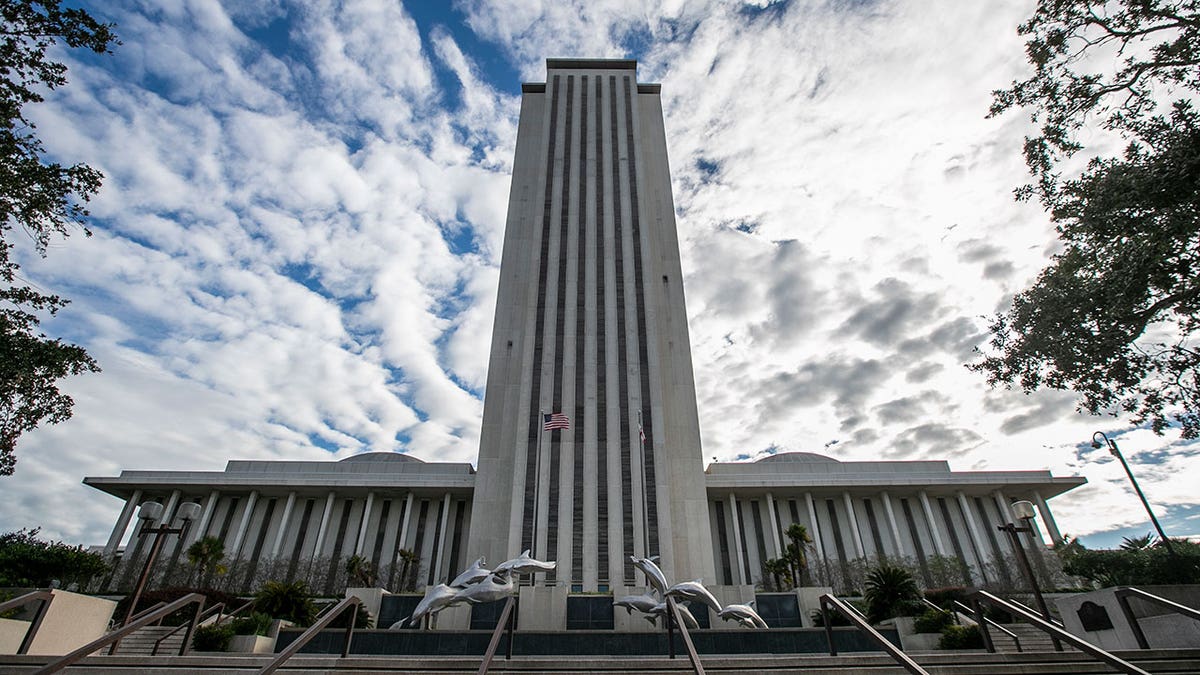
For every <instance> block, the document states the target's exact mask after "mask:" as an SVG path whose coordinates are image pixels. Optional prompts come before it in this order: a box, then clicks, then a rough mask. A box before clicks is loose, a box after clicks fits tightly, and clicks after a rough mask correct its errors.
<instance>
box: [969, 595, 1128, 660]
mask: <svg viewBox="0 0 1200 675" xmlns="http://www.w3.org/2000/svg"><path fill="white" fill-rule="evenodd" d="M968 597H969V598H970V600H971V604H972V606H974V607H975V617H976V620H977V621H979V624H980V625H979V632H980V633H981V634H982V635H983V645H984V647H986V648H987V650H988V651H989V652H991V653H995V651H996V646H995V645H993V644H992V636H991V635H990V634H988V629H987V623H985V622H984V621H982V619H984V618H985V617H984V616H983V603H984V602H986V603H987V604H989V605H993V606H995V607H999V608H1000V609H1003V610H1005V611H1007V612H1008V613H1009V614H1012V615H1013V616H1018V617H1020V618H1022V619H1024V620H1025V621H1026V622H1027V623H1029V624H1031V625H1032V626H1033V627H1034V628H1038V629H1041V630H1042V631H1043V632H1045V633H1049V634H1050V637H1052V638H1058V639H1059V640H1062V641H1063V642H1067V643H1069V644H1071V645H1073V646H1074V647H1075V648H1076V649H1078V650H1079V651H1081V652H1084V653H1085V654H1090V655H1091V656H1092V657H1094V658H1096V659H1099V660H1101V661H1103V662H1105V663H1107V664H1108V665H1110V666H1112V667H1113V668H1116V669H1117V670H1119V671H1121V672H1123V673H1129V674H1130V675H1151V674H1150V673H1149V672H1147V671H1145V670H1142V669H1141V668H1138V667H1137V666H1135V665H1133V664H1132V663H1130V662H1128V661H1125V660H1124V659H1121V658H1119V657H1117V656H1114V655H1113V654H1111V653H1109V652H1107V651H1105V650H1103V649H1101V648H1100V647H1097V646H1096V645H1094V644H1092V643H1090V642H1088V641H1087V640H1084V639H1083V638H1081V637H1079V636H1077V635H1075V634H1074V633H1070V632H1068V631H1067V630H1065V629H1063V628H1061V627H1059V626H1057V625H1055V624H1053V623H1050V622H1049V621H1046V620H1045V619H1044V618H1042V616H1041V615H1040V614H1038V613H1037V612H1034V611H1033V610H1031V609H1029V608H1028V607H1024V606H1023V605H1019V603H1018V604H1014V603H1012V602H1009V601H1007V600H1002V599H1000V598H998V597H996V596H994V595H992V594H991V593H988V592H987V591H985V590H981V589H977V590H975V591H973V592H972V593H970V595H969V596H968Z"/></svg>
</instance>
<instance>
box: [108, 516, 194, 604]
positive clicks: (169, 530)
mask: <svg viewBox="0 0 1200 675" xmlns="http://www.w3.org/2000/svg"><path fill="white" fill-rule="evenodd" d="M200 510H201V507H200V505H199V504H197V503H195V502H184V503H182V504H180V505H179V508H178V509H176V511H175V518H176V519H177V520H179V521H181V524H180V526H179V527H170V522H169V521H168V522H166V523H165V524H164V525H162V526H161V527H150V524H151V523H153V522H154V521H156V520H158V519H159V518H161V517H162V513H163V505H162V504H159V503H158V502H145V503H143V504H142V505H141V507H139V508H138V518H140V519H141V520H143V521H145V522H144V523H143V524H142V529H141V530H140V531H139V533H138V536H139V537H140V536H144V535H147V534H152V535H155V536H154V545H152V546H151V547H150V554H149V555H148V556H146V565H145V566H144V567H143V568H142V574H141V576H139V577H138V582H137V586H136V587H135V588H134V590H133V597H132V598H131V599H130V600H129V610H128V611H126V612H125V620H124V621H122V622H121V625H122V626H124V625H126V624H128V623H129V620H130V619H132V618H133V615H134V613H135V611H136V610H137V602H138V600H139V599H141V597H142V591H143V590H144V589H145V588H146V581H147V580H148V579H149V578H150V570H151V568H153V567H154V559H155V558H157V557H158V552H159V551H160V550H161V549H162V545H163V542H164V541H166V535H168V534H178V535H180V536H179V540H180V542H182V541H183V534H184V533H185V532H187V529H188V525H190V524H191V523H192V521H193V520H195V519H196V517H197V516H199V515H200Z"/></svg>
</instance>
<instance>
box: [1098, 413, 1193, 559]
mask: <svg viewBox="0 0 1200 675" xmlns="http://www.w3.org/2000/svg"><path fill="white" fill-rule="evenodd" d="M1101 438H1103V439H1104V442H1105V443H1106V444H1108V453H1109V454H1110V455H1112V456H1113V457H1116V458H1117V459H1119V460H1121V466H1123V467H1125V475H1126V476H1129V482H1130V483H1133V490H1134V492H1137V496H1138V498H1139V499H1141V500H1142V506H1145V507H1146V513H1148V514H1150V522H1151V523H1154V529H1156V530H1158V540H1159V541H1161V542H1162V544H1163V546H1165V547H1167V553H1169V554H1171V555H1175V549H1174V548H1172V547H1171V540H1170V539H1168V538H1167V535H1166V533H1165V532H1163V529H1162V525H1159V524H1158V518H1155V517H1154V511H1153V510H1151V508H1150V502H1148V501H1146V495H1144V494H1142V488H1141V486H1139V485H1138V482H1137V479H1136V478H1134V477H1133V472H1132V471H1130V470H1129V462H1126V461H1125V456H1124V455H1122V454H1121V451H1120V449H1118V448H1117V442H1116V441H1114V440H1112V439H1111V438H1109V437H1108V436H1105V435H1104V433H1103V432H1100V431H1097V432H1096V433H1094V434H1092V447H1093V448H1096V449H1097V450H1098V449H1100V448H1101V447H1103V446H1102V445H1101V443H1100V439H1101Z"/></svg>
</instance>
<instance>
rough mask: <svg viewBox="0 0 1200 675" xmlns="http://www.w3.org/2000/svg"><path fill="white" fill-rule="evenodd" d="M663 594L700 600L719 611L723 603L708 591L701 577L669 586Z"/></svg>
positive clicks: (713, 609)
mask: <svg viewBox="0 0 1200 675" xmlns="http://www.w3.org/2000/svg"><path fill="white" fill-rule="evenodd" d="M663 595H664V596H668V595H669V596H671V597H675V598H681V599H683V600H699V601H700V602H703V603H704V604H706V605H708V606H709V608H711V609H712V611H714V612H717V613H720V612H721V603H719V602H717V599H716V598H714V597H713V594H712V593H709V592H708V589H707V588H705V587H704V585H703V584H702V583H701V580H700V579H694V580H692V581H681V582H679V583H677V584H675V585H674V586H672V587H670V588H668V589H667V590H666V592H665V593H663Z"/></svg>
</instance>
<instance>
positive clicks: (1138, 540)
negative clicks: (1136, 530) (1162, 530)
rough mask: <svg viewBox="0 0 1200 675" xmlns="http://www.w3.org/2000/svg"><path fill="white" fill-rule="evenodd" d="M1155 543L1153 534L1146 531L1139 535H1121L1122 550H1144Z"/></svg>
mask: <svg viewBox="0 0 1200 675" xmlns="http://www.w3.org/2000/svg"><path fill="white" fill-rule="evenodd" d="M1154 545H1155V541H1154V535H1153V534H1150V533H1149V532H1147V533H1146V534H1143V535H1142V536H1140V537H1122V539H1121V550H1122V551H1145V550H1146V549H1149V548H1153V547H1154Z"/></svg>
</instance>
